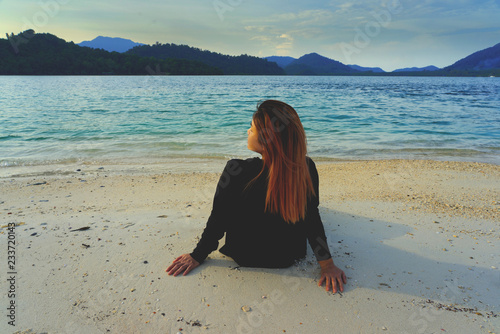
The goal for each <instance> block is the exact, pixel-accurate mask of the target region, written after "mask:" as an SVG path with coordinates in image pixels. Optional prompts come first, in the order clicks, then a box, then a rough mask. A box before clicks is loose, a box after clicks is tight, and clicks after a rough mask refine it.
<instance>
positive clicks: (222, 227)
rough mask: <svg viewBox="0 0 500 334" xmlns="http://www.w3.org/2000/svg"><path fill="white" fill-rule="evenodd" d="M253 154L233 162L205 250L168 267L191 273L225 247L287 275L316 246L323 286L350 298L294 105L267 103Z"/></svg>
mask: <svg viewBox="0 0 500 334" xmlns="http://www.w3.org/2000/svg"><path fill="white" fill-rule="evenodd" d="M247 133H248V149H250V150H252V151H255V152H257V153H259V154H261V155H262V159H260V158H251V159H246V160H239V159H233V160H230V161H228V162H227V164H226V167H225V168H224V172H223V173H222V176H221V177H220V180H219V183H218V185H217V190H216V193H215V197H214V201H213V208H212V212H211V214H210V217H209V219H208V222H207V226H206V227H205V230H204V232H203V234H202V236H201V239H200V241H199V242H198V245H197V246H196V248H195V249H194V250H193V252H192V253H191V254H184V255H181V256H179V257H178V258H177V259H175V260H174V261H173V263H172V264H171V265H170V266H169V267H168V268H167V270H166V271H167V272H168V274H169V275H174V276H177V275H179V274H181V273H184V275H186V274H188V273H189V272H190V271H191V270H193V269H194V268H196V267H198V266H199V265H200V264H201V263H202V262H203V261H204V260H205V258H206V257H207V256H208V254H210V253H211V252H212V251H214V250H216V249H217V247H218V246H219V240H220V239H221V238H222V237H223V236H224V234H226V243H225V245H224V246H223V247H222V248H221V249H220V252H221V253H222V254H225V255H227V256H229V257H231V258H232V259H234V261H236V262H237V263H238V265H240V266H244V267H263V268H285V267H289V266H291V265H292V264H293V263H294V262H295V261H297V260H299V259H301V258H303V257H305V255H306V248H307V243H306V240H308V241H309V244H310V245H311V248H312V249H313V251H314V255H315V256H316V259H317V260H318V263H319V265H320V266H321V278H320V281H319V283H318V285H319V286H321V285H322V284H323V282H326V290H327V291H328V290H330V287H331V288H332V291H333V293H336V292H337V291H338V290H340V291H343V290H344V288H343V284H345V283H346V280H347V279H346V276H345V274H344V272H343V271H342V270H341V269H339V268H338V267H336V266H335V265H334V263H333V260H332V257H331V255H330V251H329V249H328V244H327V242H326V236H325V231H324V228H323V223H322V222H321V218H320V215H319V211H318V205H319V197H318V184H319V181H318V172H317V170H316V166H315V164H314V162H313V161H312V160H311V159H310V158H309V157H306V151H307V149H306V136H305V132H304V128H303V127H302V123H301V122H300V119H299V116H298V115H297V112H296V111H295V110H294V109H293V108H292V107H291V106H289V105H288V104H286V103H283V102H280V101H275V100H267V101H264V102H262V103H260V104H259V105H258V107H257V111H256V112H255V113H254V115H253V119H252V125H251V127H250V129H249V130H248V131H247Z"/></svg>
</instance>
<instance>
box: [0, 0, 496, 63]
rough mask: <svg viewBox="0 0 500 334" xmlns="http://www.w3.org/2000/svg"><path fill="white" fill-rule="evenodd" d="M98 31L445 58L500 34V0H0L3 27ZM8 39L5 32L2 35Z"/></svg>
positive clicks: (229, 44) (355, 59) (347, 54)
mask: <svg viewBox="0 0 500 334" xmlns="http://www.w3.org/2000/svg"><path fill="white" fill-rule="evenodd" d="M27 29H34V30H35V32H37V33H50V34H54V35H56V36H58V37H60V38H63V39H65V40H66V41H73V42H75V43H80V42H82V41H84V40H92V39H94V38H95V37H97V36H108V37H121V38H127V39H131V40H133V41H135V42H141V43H145V44H153V43H156V42H160V43H175V44H187V45H189V46H194V47H198V48H201V49H204V50H210V51H214V52H219V53H223V54H230V55H240V54H248V55H252V56H258V57H266V56H275V55H277V56H291V57H294V58H299V57H301V56H303V55H304V54H308V53H311V52H316V53H319V54H321V55H323V56H325V57H328V58H332V59H335V60H338V61H340V62H342V63H344V64H357V65H361V66H366V67H381V68H382V69H384V70H385V71H392V70H394V69H398V68H404V67H413V66H416V67H423V66H428V65H435V66H438V67H445V66H448V65H451V64H453V63H454V62H456V61H458V60H460V59H462V58H464V57H466V56H468V55H470V54H471V53H474V52H476V51H479V50H482V49H485V48H488V47H491V46H493V45H495V44H498V43H500V0H441V1H437V0H418V1H417V0H367V1H358V0H352V1H342V0H324V1H319V0H307V1H304V0H301V1H295V0H288V1H286V0H275V1H273V0H266V1H264V0H181V1H179V0H175V1H174V0H144V1H132V0H99V1H98V0H0V33H2V34H5V33H9V34H10V33H12V32H13V33H14V34H17V33H19V32H21V31H24V30H27ZM4 38H5V37H4Z"/></svg>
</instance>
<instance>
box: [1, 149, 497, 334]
mask: <svg viewBox="0 0 500 334" xmlns="http://www.w3.org/2000/svg"><path fill="white" fill-rule="evenodd" d="M313 159H314V161H315V162H316V163H317V168H318V173H319V176H320V213H321V217H322V220H323V223H324V225H325V231H326V234H327V238H328V243H329V246H330V249H331V251H332V255H333V258H334V261H335V263H336V264H337V265H338V266H339V267H341V268H342V269H343V270H344V271H345V272H346V274H347V276H348V277H349V279H348V284H347V285H346V290H345V291H344V293H343V294H342V295H339V294H337V295H332V294H331V293H326V292H325V291H324V288H319V287H317V281H318V272H319V268H318V265H317V263H316V262H315V260H314V259H313V258H312V255H311V250H310V249H309V250H308V256H307V257H306V259H305V260H304V261H303V262H301V263H299V264H298V265H296V266H292V267H290V268H287V269H283V270H278V269H259V268H237V265H236V263H234V262H233V261H232V260H231V259H229V258H226V257H224V256H223V255H222V254H220V253H218V252H217V251H216V252H213V253H212V254H211V255H210V257H209V259H207V261H206V263H204V264H203V265H202V266H200V267H199V268H196V269H195V270H194V271H193V272H192V273H190V274H189V275H188V276H186V277H177V278H173V277H170V276H168V275H166V273H165V269H166V267H167V266H168V265H169V263H170V262H171V261H172V260H173V259H174V258H175V257H176V256H178V255H180V254H182V253H185V252H189V251H191V250H192V248H193V247H194V245H195V243H196V242H197V240H198V237H199V236H200V235H201V232H202V231H203V228H204V225H205V223H206V220H207V218H208V216H209V214H210V210H211V205H212V198H213V195H214V190H215V186H216V183H217V181H218V178H219V176H220V172H221V171H222V168H223V167H224V165H225V162H226V159H216V160H211V159H210V161H208V160H207V161H204V162H203V163H201V164H200V161H199V160H197V161H193V162H190V163H186V162H183V163H180V162H177V163H173V164H168V163H165V164H163V163H158V164H151V165H142V164H140V161H139V162H134V164H128V165H113V164H111V165H102V164H99V163H92V164H85V165H69V166H65V167H64V168H59V169H55V170H50V168H45V169H42V170H35V171H33V170H32V171H31V172H30V171H29V169H30V168H31V169H33V168H32V167H25V169H24V170H20V173H18V174H19V175H10V176H0V194H1V195H0V226H2V228H1V229H0V238H7V229H6V227H4V226H5V225H8V224H9V223H14V224H17V226H16V228H15V235H16V241H17V245H16V247H17V249H16V252H17V253H16V254H17V257H18V260H19V261H18V262H19V264H18V267H17V268H16V269H17V283H18V286H17V291H18V294H17V296H16V298H15V301H16V303H17V306H18V308H17V326H16V328H15V330H16V331H19V332H21V333H43V332H47V333H105V332H110V333H134V332H151V333H156V332H172V333H177V332H179V331H180V328H182V329H183V330H182V331H181V332H183V333H210V332H213V333H268V332H280V333H281V332H284V331H286V332H287V333H302V332H312V333H330V332H332V330H333V329H335V330H336V331H337V330H338V331H339V332H340V331H344V332H348V333H352V332H363V333H402V332H403V333H404V332H405V331H406V332H408V333H415V332H419V331H424V332H442V330H445V331H446V332H449V333H458V332H467V333H488V331H491V332H495V331H496V330H498V328H499V326H500V317H499V313H500V304H499V302H498V300H499V299H498V298H497V297H498V291H499V288H500V281H499V279H498V277H499V275H500V274H499V269H498V267H499V266H498V263H499V262H500V261H499V255H498V254H499V253H500V252H499V249H498V248H499V246H498V245H499V240H500V230H499V227H498V223H497V222H498V218H499V217H500V214H499V209H500V202H498V200H499V199H500V190H499V189H500V166H498V165H491V164H484V163H474V162H449V161H448V162H443V161H432V160H367V161H348V162H334V163H331V162H324V161H321V159H315V158H313ZM46 167H47V166H46ZM49 167H50V166H49ZM191 167H193V168H195V167H196V168H198V169H199V171H193V170H190V169H189V168H191ZM102 168H103V169H102ZM77 169H80V171H77ZM82 227H89V229H87V230H83V231H75V230H76V229H78V228H82ZM73 231H75V232H73ZM4 240H6V239H4ZM6 256H7V254H6V251H4V252H2V255H1V261H2V262H3V263H7V259H6ZM0 288H1V289H2V290H3V291H7V282H2V283H0ZM3 300H4V302H3V303H5V302H6V301H7V299H3ZM0 306H2V307H4V306H5V307H7V305H0ZM243 306H248V307H249V308H250V309H251V310H250V311H249V312H244V311H243V310H242V307H243ZM198 324H199V326H198ZM4 329H5V330H4ZM0 330H1V331H2V332H14V331H13V328H12V327H11V326H8V325H7V319H4V320H2V322H1V323H0ZM30 330H31V331H30Z"/></svg>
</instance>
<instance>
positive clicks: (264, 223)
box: [191, 158, 331, 268]
mask: <svg viewBox="0 0 500 334" xmlns="http://www.w3.org/2000/svg"><path fill="white" fill-rule="evenodd" d="M307 162H308V166H309V172H310V174H311V178H312V183H313V187H314V190H315V193H316V196H310V197H309V199H308V202H307V209H306V217H305V219H301V220H300V221H298V222H297V223H295V224H292V223H287V222H286V221H284V220H283V218H282V217H281V216H280V215H278V214H272V213H270V212H265V198H266V192H267V171H265V172H264V173H262V175H261V176H260V177H259V178H258V179H257V180H256V181H255V182H254V183H252V185H251V186H249V187H247V185H248V183H249V182H250V181H251V180H252V179H253V178H255V177H256V176H257V175H258V174H259V172H260V170H261V169H262V164H263V161H262V160H261V159H259V158H250V159H246V160H240V159H233V160H229V161H228V162H227V164H226V167H225V168H224V171H223V173H222V175H221V177H220V180H219V183H218V184H217V190H216V193H215V196H214V201H213V208H212V212H211V214H210V217H209V219H208V222H207V225H206V227H205V230H204V231H203V234H202V236H201V239H200V241H199V242H198V244H197V246H196V248H195V249H194V250H193V252H192V253H191V256H192V257H193V258H194V259H195V260H196V261H198V262H199V263H202V262H203V261H204V260H205V258H206V257H207V256H208V255H209V254H210V253H211V252H212V251H214V250H216V249H217V248H218V246H219V240H220V239H221V238H222V237H223V236H224V233H225V234H226V243H225V245H224V246H223V247H221V249H220V250H219V251H220V252H221V253H223V254H225V255H227V256H229V257H231V258H232V259H233V260H235V261H236V262H237V263H238V265H240V266H244V267H264V268H286V267H289V266H291V265H292V264H293V263H294V262H295V261H296V260H299V259H301V258H303V257H304V256H305V255H306V250H307V243H306V240H308V241H309V244H310V245H311V248H312V250H313V251H314V254H315V256H316V259H317V260H318V261H321V260H327V259H329V258H331V255H330V251H329V249H328V244H327V241H326V235H325V230H324V227H323V223H322V221H321V218H320V215H319V211H318V205H319V190H318V185H319V179H318V171H317V170H316V165H315V164H314V162H313V161H312V160H311V159H310V158H307ZM245 188H246V189H245Z"/></svg>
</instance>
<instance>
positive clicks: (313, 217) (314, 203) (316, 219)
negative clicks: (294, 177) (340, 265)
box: [306, 159, 332, 261]
mask: <svg viewBox="0 0 500 334" xmlns="http://www.w3.org/2000/svg"><path fill="white" fill-rule="evenodd" d="M308 160H309V173H310V174H311V179H312V183H313V187H314V192H315V193H316V195H315V196H312V197H311V198H310V199H309V200H308V203H307V218H306V229H307V240H308V241H309V244H310V245H311V248H312V250H313V252H314V255H315V256H316V259H317V260H318V261H323V260H328V259H330V258H331V257H332V255H331V254H330V250H329V248H328V243H327V241H326V235H325V228H324V227H323V222H322V221H321V217H320V215H319V210H318V206H319V176H318V171H317V169H316V165H315V164H314V162H313V161H312V160H311V159H308Z"/></svg>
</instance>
